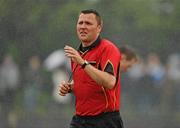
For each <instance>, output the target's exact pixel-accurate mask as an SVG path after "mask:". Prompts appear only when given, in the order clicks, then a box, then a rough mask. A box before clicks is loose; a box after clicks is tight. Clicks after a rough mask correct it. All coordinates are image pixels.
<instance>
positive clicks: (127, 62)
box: [120, 57, 137, 72]
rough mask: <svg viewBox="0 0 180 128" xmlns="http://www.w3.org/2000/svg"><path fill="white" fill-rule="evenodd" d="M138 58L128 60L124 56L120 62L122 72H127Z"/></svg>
mask: <svg viewBox="0 0 180 128" xmlns="http://www.w3.org/2000/svg"><path fill="white" fill-rule="evenodd" d="M136 62H137V61H136V59H134V58H133V59H131V60H127V59H126V57H122V60H121V64H120V72H126V71H127V70H128V69H129V68H131V67H132V66H133V65H134V64H135V63H136Z"/></svg>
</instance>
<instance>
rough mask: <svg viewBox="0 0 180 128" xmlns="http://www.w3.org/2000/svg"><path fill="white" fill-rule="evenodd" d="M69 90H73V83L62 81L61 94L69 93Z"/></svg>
mask: <svg viewBox="0 0 180 128" xmlns="http://www.w3.org/2000/svg"><path fill="white" fill-rule="evenodd" d="M69 91H71V84H70V83H68V82H65V81H63V82H61V84H60V89H59V95H61V96H66V94H67V93H69Z"/></svg>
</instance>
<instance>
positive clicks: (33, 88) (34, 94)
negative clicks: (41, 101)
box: [24, 55, 42, 112]
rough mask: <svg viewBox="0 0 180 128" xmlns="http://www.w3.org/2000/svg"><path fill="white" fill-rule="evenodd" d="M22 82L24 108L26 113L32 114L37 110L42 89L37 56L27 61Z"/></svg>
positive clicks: (39, 63) (39, 64)
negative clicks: (23, 85)
mask: <svg viewBox="0 0 180 128" xmlns="http://www.w3.org/2000/svg"><path fill="white" fill-rule="evenodd" d="M24 80H25V81H24V82H25V83H24V84H25V87H24V103H25V104H24V105H25V106H24V107H25V109H26V110H27V111H28V112H33V111H34V110H35V109H36V108H37V102H38V98H39V96H40V93H41V88H42V76H41V61H40V58H39V56H37V55H35V56H32V57H31V58H30V59H29V64H28V67H27V69H26V70H25V75H24Z"/></svg>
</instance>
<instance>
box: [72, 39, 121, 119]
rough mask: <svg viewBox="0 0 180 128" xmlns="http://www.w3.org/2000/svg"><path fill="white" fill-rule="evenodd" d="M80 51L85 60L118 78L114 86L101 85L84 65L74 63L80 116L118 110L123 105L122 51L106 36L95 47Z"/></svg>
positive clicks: (75, 90) (75, 91)
mask: <svg viewBox="0 0 180 128" xmlns="http://www.w3.org/2000/svg"><path fill="white" fill-rule="evenodd" d="M79 52H80V54H81V56H82V57H83V59H85V60H87V61H88V62H89V63H90V64H91V65H93V66H94V67H95V68H98V69H99V70H102V71H105V72H108V73H110V74H112V75H114V76H115V77H116V85H115V86H114V88H113V89H106V88H104V87H103V86H102V85H98V84H97V83H96V82H95V81H94V80H93V79H92V78H91V77H90V76H89V75H88V74H87V73H86V72H85V71H84V69H82V68H81V66H80V65H77V64H76V63H73V62H72V70H74V72H73V80H74V90H73V91H74V95H75V98H76V102H75V106H76V115H80V116H94V115H98V114H100V113H103V112H111V111H118V110H119V107H120V79H119V66H120V58H121V56H120V52H119V50H118V48H117V47H116V46H115V45H114V44H113V43H111V42H110V41H108V40H106V39H100V38H98V39H97V40H96V41H95V42H94V43H93V44H92V45H91V46H89V47H86V48H84V51H83V48H82V45H81V46H80V49H79Z"/></svg>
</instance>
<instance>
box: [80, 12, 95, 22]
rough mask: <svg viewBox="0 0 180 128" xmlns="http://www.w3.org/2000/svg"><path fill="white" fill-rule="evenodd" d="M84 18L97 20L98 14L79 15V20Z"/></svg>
mask: <svg viewBox="0 0 180 128" xmlns="http://www.w3.org/2000/svg"><path fill="white" fill-rule="evenodd" d="M82 20H88V21H94V20H96V16H95V14H93V13H89V14H84V13H81V14H80V15H79V21H82Z"/></svg>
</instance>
